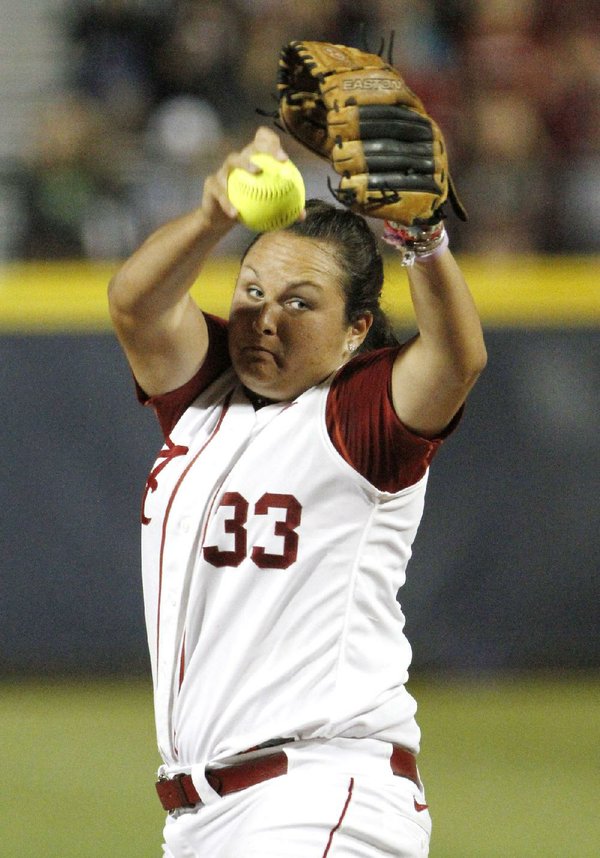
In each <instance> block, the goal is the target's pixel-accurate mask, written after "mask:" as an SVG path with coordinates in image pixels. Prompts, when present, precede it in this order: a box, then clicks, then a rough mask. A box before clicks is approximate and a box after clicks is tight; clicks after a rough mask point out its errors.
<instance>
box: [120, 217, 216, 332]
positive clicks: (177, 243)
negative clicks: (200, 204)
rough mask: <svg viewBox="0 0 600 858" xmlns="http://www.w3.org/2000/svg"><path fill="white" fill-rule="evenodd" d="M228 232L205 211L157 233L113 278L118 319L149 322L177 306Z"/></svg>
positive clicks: (182, 218)
mask: <svg viewBox="0 0 600 858" xmlns="http://www.w3.org/2000/svg"><path fill="white" fill-rule="evenodd" d="M226 231H227V230H226V229H224V227H223V225H221V224H219V225H217V226H215V225H213V224H211V223H210V222H209V220H208V219H207V217H206V215H205V214H204V212H203V211H202V210H201V209H197V210H195V211H193V212H189V213H188V214H186V215H183V216H182V217H180V218H177V219H176V220H173V221H170V222H169V223H167V224H165V225H164V226H162V227H160V228H159V229H158V230H156V232H154V233H153V234H152V235H150V237H149V238H147V239H146V241H145V242H144V243H143V244H142V245H141V246H140V247H139V248H138V250H136V251H135V253H133V255H132V256H131V257H130V258H129V259H128V260H127V261H126V262H125V263H124V264H123V265H122V267H121V268H120V269H119V271H118V272H117V273H116V274H115V276H114V277H113V278H112V280H111V283H110V285H109V302H110V307H111V313H112V314H113V317H115V316H119V315H121V316H123V317H132V318H137V319H139V320H140V321H144V320H148V319H150V318H152V317H156V316H159V315H161V314H162V313H165V312H169V311H170V310H171V309H173V308H175V307H176V306H177V305H178V304H179V303H180V302H181V301H182V300H183V299H184V298H185V297H186V295H187V293H188V292H189V290H190V288H191V287H192V285H193V284H194V282H195V280H196V278H197V277H198V274H199V273H200V270H201V268H202V266H203V263H204V262H205V260H206V258H207V257H208V256H209V255H210V253H211V251H212V250H213V248H214V247H215V245H216V244H217V243H218V241H219V240H220V239H221V238H222V237H223V235H224V234H225V232H226Z"/></svg>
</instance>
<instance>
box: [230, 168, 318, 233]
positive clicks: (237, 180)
mask: <svg viewBox="0 0 600 858" xmlns="http://www.w3.org/2000/svg"><path fill="white" fill-rule="evenodd" d="M250 160H251V161H253V162H254V163H255V164H256V165H257V166H258V167H260V168H261V170H262V172H260V173H249V172H248V171H247V170H242V169H241V168H239V167H236V168H235V169H234V170H232V171H231V173H230V174H229V177H228V180H227V196H228V197H229V199H230V201H231V202H232V203H233V205H234V206H235V207H236V209H237V210H238V214H239V219H240V220H241V222H242V223H243V224H244V225H245V226H247V227H248V228H249V229H252V230H254V231H255V232H268V231H271V230H274V229H285V227H287V226H290V224H292V223H294V221H296V220H298V217H299V215H300V212H301V211H302V209H303V208H304V202H305V196H306V193H305V189H304V181H303V180H302V176H301V174H300V171H299V170H298V168H297V167H296V165H295V164H293V163H292V162H291V161H289V160H288V161H278V160H277V158H274V157H273V156H272V155H267V154H264V153H260V152H259V153H257V154H255V155H252V156H251V158H250Z"/></svg>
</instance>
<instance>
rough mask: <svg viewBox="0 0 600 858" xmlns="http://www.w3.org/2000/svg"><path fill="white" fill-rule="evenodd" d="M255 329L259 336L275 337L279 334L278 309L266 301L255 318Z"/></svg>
mask: <svg viewBox="0 0 600 858" xmlns="http://www.w3.org/2000/svg"><path fill="white" fill-rule="evenodd" d="M254 328H255V330H256V332H257V333H259V334H263V335H264V334H267V335H271V336H272V335H273V334H275V333H277V308H276V307H275V306H274V305H273V304H271V303H270V302H268V301H265V302H264V303H263V304H262V305H261V307H260V309H259V310H258V312H257V313H256V315H255V317H254Z"/></svg>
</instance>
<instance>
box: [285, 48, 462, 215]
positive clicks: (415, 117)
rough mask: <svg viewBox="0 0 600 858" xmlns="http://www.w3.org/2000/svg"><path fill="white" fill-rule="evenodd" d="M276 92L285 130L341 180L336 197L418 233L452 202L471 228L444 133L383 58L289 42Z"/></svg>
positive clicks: (357, 208)
mask: <svg viewBox="0 0 600 858" xmlns="http://www.w3.org/2000/svg"><path fill="white" fill-rule="evenodd" d="M277 90H278V93H277V97H278V102H279V110H278V117H279V121H280V123H281V124H282V126H283V128H284V129H285V130H286V131H288V132H289V133H290V134H291V135H292V136H293V137H295V138H296V139H297V140H299V141H300V143H302V144H303V145H304V146H306V147H307V148H308V149H310V150H311V151H312V152H315V153H316V154H317V155H320V156H321V157H323V158H326V159H327V160H328V161H330V162H331V164H332V165H333V168H334V169H335V170H336V172H337V173H339V175H340V176H341V179H340V181H339V186H338V188H337V189H335V190H334V189H333V188H332V189H331V190H332V192H333V194H334V195H335V197H336V198H337V199H338V201H339V202H340V203H342V204H343V205H345V206H347V207H348V208H351V209H352V210H353V211H357V212H360V213H361V214H364V215H368V216H370V217H375V218H384V219H386V220H391V221H395V222H397V223H400V224H405V225H406V226H412V225H417V224H431V223H436V222H437V221H439V220H440V219H441V218H442V217H443V214H442V211H441V206H442V205H443V204H444V203H445V202H446V200H448V199H449V200H450V202H451V203H452V206H453V208H454V210H455V212H456V214H457V215H458V216H459V217H460V218H461V219H462V220H466V214H465V211H464V209H463V207H462V205H461V204H460V202H459V200H458V198H457V197H456V194H455V192H454V188H453V186H452V182H451V180H450V176H449V174H448V161H447V156H446V146H445V144H444V138H443V137H442V133H441V131H440V129H439V128H438V126H437V125H436V123H435V122H434V121H433V119H431V117H430V116H428V114H427V112H426V110H425V108H424V106H423V103H422V102H421V100H420V99H419V98H418V97H417V96H416V95H415V94H414V93H413V92H412V91H411V90H410V89H409V88H408V86H407V85H406V83H405V82H404V80H403V79H402V77H401V76H400V74H399V73H398V72H397V71H396V69H395V68H394V67H393V66H392V65H391V64H390V63H386V62H385V61H384V60H383V59H382V58H381V57H380V56H379V55H377V54H369V53H365V52H363V51H360V50H358V49H357V48H349V47H345V46H344V45H333V44H329V43H328V42H302V41H294V42H290V43H289V44H288V45H286V46H285V47H284V48H283V49H282V51H281V55H280V59H279V73H278V81H277Z"/></svg>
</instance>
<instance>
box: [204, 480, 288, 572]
mask: <svg viewBox="0 0 600 858" xmlns="http://www.w3.org/2000/svg"><path fill="white" fill-rule="evenodd" d="M219 507H230V508H231V509H232V512H233V514H232V515H231V516H230V517H229V518H226V519H225V520H224V530H225V533H231V534H233V537H234V547H233V549H232V550H231V551H222V550H221V549H220V548H219V547H218V546H217V545H205V546H204V548H203V549H202V551H203V556H204V559H205V560H206V562H207V563H210V564H211V565H212V566H217V567H219V568H221V567H223V566H239V565H240V563H241V562H242V561H243V560H245V558H246V557H247V556H248V532H247V530H246V523H247V521H248V509H249V505H248V501H247V500H246V499H245V498H243V497H242V495H241V494H239V492H226V493H225V494H224V495H223V497H222V498H221V501H220V503H219ZM270 509H283V510H285V514H286V515H285V519H283V520H281V521H277V522H275V528H274V534H275V536H281V537H282V539H283V543H282V550H281V554H271V553H269V552H267V551H266V550H265V548H263V547H262V546H260V545H254V546H253V547H252V549H251V551H250V558H251V559H252V562H253V563H255V564H256V565H257V566H258V567H259V569H287V568H288V566H291V565H292V563H295V561H296V558H297V557H298V534H297V533H296V528H297V527H298V525H299V524H300V519H301V517H302V507H301V505H300V504H299V502H298V501H297V500H296V498H295V497H293V495H280V494H275V493H273V492H266V493H265V494H264V495H263V496H262V497H261V498H259V499H258V501H257V502H256V504H255V505H254V515H267V514H268V512H269V510H270Z"/></svg>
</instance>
